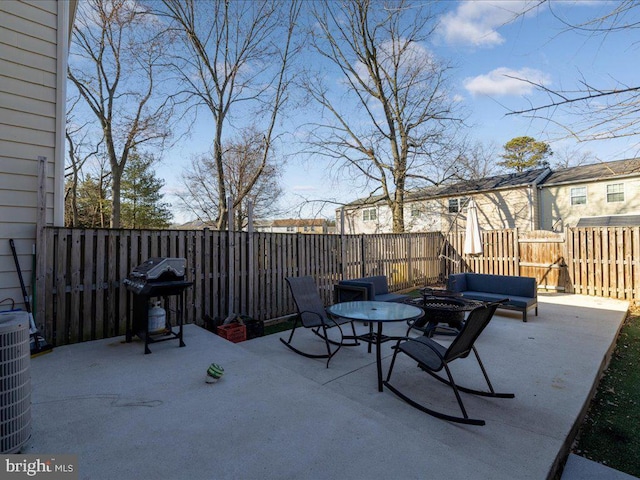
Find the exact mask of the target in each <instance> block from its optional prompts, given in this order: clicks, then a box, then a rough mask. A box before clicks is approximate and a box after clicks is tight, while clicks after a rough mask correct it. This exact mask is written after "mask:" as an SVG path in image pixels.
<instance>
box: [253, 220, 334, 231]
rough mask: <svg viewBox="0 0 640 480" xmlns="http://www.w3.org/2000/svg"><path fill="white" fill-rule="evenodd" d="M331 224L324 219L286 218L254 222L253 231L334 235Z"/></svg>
mask: <svg viewBox="0 0 640 480" xmlns="http://www.w3.org/2000/svg"><path fill="white" fill-rule="evenodd" d="M331 223H332V222H329V221H328V220H326V219H324V218H287V219H280V220H256V221H255V222H254V223H253V228H254V231H256V232H270V233H317V234H327V233H334V232H332V231H331V227H332V225H331Z"/></svg>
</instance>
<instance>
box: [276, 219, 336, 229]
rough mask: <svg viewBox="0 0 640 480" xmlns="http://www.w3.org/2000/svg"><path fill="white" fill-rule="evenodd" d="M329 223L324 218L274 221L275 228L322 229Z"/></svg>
mask: <svg viewBox="0 0 640 480" xmlns="http://www.w3.org/2000/svg"><path fill="white" fill-rule="evenodd" d="M326 223H327V221H326V220H325V219H323V218H284V219H280V220H274V221H273V223H272V224H271V225H272V226H274V227H322V226H323V225H326Z"/></svg>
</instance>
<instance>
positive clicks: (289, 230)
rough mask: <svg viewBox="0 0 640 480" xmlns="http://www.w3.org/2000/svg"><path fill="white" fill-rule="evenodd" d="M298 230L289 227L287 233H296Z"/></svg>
mask: <svg viewBox="0 0 640 480" xmlns="http://www.w3.org/2000/svg"><path fill="white" fill-rule="evenodd" d="M295 231H296V229H295V228H293V227H287V232H295Z"/></svg>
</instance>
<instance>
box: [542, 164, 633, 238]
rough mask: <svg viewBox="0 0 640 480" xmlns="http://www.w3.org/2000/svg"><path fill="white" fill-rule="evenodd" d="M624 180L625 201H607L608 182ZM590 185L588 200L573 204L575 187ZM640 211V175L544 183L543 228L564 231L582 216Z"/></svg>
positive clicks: (622, 181) (613, 182)
mask: <svg viewBox="0 0 640 480" xmlns="http://www.w3.org/2000/svg"><path fill="white" fill-rule="evenodd" d="M615 183H622V184H623V185H624V201H622V202H607V185H611V184H615ZM576 187H586V189H587V202H586V203H585V204H582V205H571V189H572V188H576ZM638 213H640V178H637V177H636V178H619V179H608V180H606V181H594V182H583V183H572V184H567V185H549V186H542V187H540V228H541V229H543V230H556V231H561V230H563V229H564V228H565V227H575V226H576V224H577V223H578V220H580V218H582V217H600V216H607V215H624V214H638Z"/></svg>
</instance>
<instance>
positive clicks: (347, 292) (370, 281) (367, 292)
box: [333, 275, 409, 303]
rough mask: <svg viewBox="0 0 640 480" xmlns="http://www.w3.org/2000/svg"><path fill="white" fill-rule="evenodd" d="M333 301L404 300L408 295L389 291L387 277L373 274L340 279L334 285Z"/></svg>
mask: <svg viewBox="0 0 640 480" xmlns="http://www.w3.org/2000/svg"><path fill="white" fill-rule="evenodd" d="M333 293H334V301H335V302H334V303H341V302H355V301H367V300H369V301H375V302H404V301H405V300H406V299H408V298H409V296H408V295H402V294H399V293H390V292H389V284H388V283H387V277H386V276H384V275H375V276H372V277H363V278H354V279H352V280H340V282H338V284H337V285H335V286H334V290H333Z"/></svg>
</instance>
